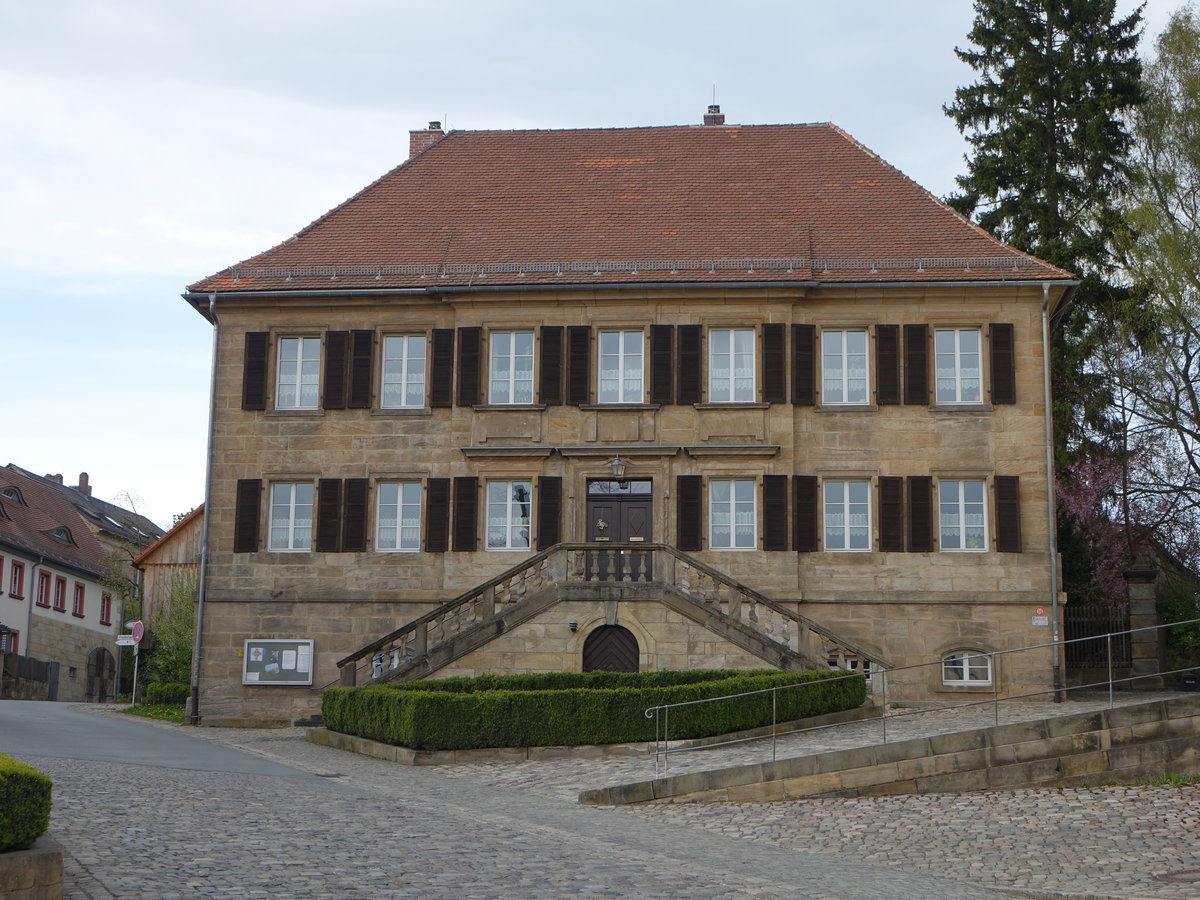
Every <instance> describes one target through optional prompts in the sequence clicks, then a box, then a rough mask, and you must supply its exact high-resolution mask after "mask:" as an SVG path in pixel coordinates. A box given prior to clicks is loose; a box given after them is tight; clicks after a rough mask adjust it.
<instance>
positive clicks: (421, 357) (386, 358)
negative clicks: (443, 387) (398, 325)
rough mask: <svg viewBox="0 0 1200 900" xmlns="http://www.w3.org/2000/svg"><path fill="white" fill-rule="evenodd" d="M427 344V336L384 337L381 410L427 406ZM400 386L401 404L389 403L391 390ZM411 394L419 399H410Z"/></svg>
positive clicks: (390, 335) (394, 335)
mask: <svg viewBox="0 0 1200 900" xmlns="http://www.w3.org/2000/svg"><path fill="white" fill-rule="evenodd" d="M426 344H427V342H426V340H425V335H423V334H387V335H384V337H383V361H382V366H381V374H380V389H379V396H380V401H379V405H380V408H381V409H421V408H423V407H424V406H425V381H426V377H425V373H426V371H427V370H428V356H429V351H428V348H427V346H426ZM418 349H419V351H420V353H419V354H418V353H417V352H416V351H417V350H418ZM397 386H399V393H400V402H399V403H389V402H388V394H389V388H391V389H392V390H395V389H396V387H397ZM411 394H415V395H416V396H415V397H410V395H411Z"/></svg>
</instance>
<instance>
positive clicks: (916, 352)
mask: <svg viewBox="0 0 1200 900" xmlns="http://www.w3.org/2000/svg"><path fill="white" fill-rule="evenodd" d="M904 402H905V403H907V404H909V405H915V406H928V405H929V328H928V326H925V325H905V326H904Z"/></svg>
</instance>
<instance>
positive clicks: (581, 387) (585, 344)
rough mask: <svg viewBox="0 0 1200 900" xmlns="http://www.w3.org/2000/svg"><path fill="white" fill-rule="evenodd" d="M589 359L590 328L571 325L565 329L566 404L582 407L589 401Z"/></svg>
mask: <svg viewBox="0 0 1200 900" xmlns="http://www.w3.org/2000/svg"><path fill="white" fill-rule="evenodd" d="M591 359H592V328H591V326H590V325H572V326H570V327H569V328H567V402H568V403H570V404H572V405H574V406H582V405H583V404H585V403H587V402H588V401H589V400H590V399H591V397H590V396H589V394H588V387H589V385H590V382H591V379H590V378H589V377H588V376H589V374H590V369H591Z"/></svg>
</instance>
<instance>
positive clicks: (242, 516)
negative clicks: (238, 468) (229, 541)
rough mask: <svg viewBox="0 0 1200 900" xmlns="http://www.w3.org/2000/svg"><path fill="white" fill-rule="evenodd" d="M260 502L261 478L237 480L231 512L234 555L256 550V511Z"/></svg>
mask: <svg viewBox="0 0 1200 900" xmlns="http://www.w3.org/2000/svg"><path fill="white" fill-rule="evenodd" d="M261 500H262V479H261V478H239V479H238V483H237V499H236V501H235V506H234V512H233V552H234V553H254V552H255V551H256V550H258V519H259V512H258V510H259V503H260V502H261Z"/></svg>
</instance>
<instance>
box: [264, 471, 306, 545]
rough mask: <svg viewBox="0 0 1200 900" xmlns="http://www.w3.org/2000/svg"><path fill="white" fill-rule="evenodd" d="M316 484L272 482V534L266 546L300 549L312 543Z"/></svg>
mask: <svg viewBox="0 0 1200 900" xmlns="http://www.w3.org/2000/svg"><path fill="white" fill-rule="evenodd" d="M312 524H313V486H312V484H311V483H307V482H300V483H296V484H291V483H279V484H273V485H271V537H270V542H269V544H268V547H267V549H269V550H274V551H277V552H281V553H289V552H290V553H300V552H304V551H307V550H308V549H310V548H311V547H312Z"/></svg>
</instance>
